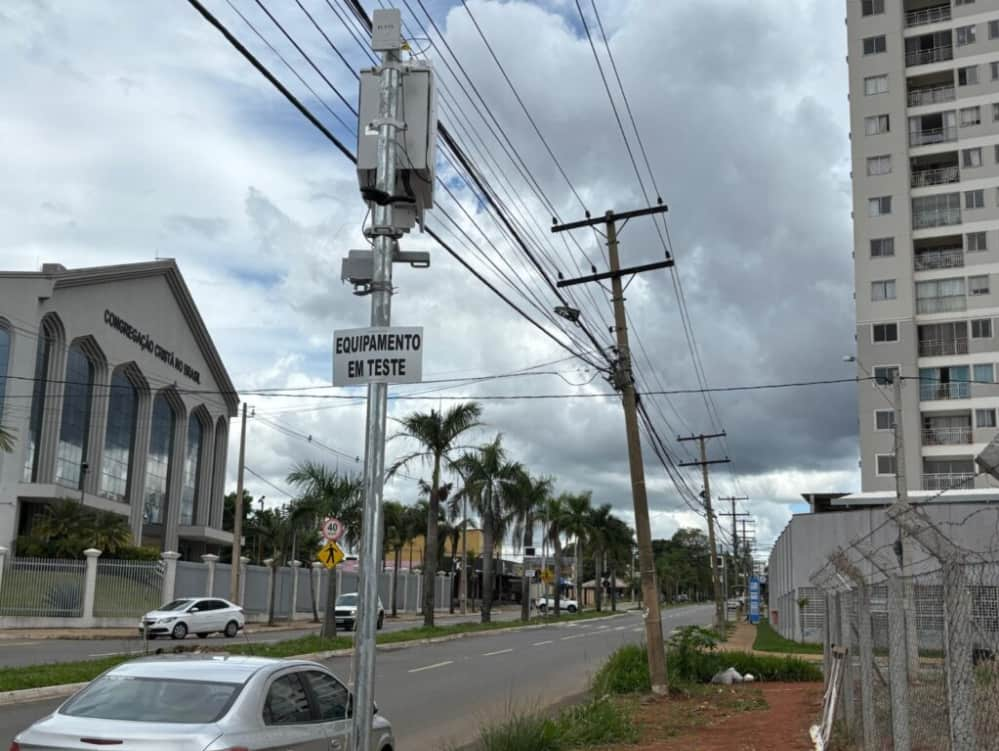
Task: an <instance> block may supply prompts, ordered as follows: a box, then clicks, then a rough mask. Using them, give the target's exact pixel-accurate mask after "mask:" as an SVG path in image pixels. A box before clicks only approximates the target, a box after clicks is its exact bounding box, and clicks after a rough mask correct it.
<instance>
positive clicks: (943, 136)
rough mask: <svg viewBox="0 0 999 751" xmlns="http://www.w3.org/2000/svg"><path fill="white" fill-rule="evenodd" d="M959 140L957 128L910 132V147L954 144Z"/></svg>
mask: <svg viewBox="0 0 999 751" xmlns="http://www.w3.org/2000/svg"><path fill="white" fill-rule="evenodd" d="M956 140H957V127H956V126H953V125H951V126H949V127H943V128H927V129H926V130H911V131H909V145H910V146H932V145H933V144H935V143H952V142H954V141H956Z"/></svg>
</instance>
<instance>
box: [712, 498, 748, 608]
mask: <svg viewBox="0 0 999 751" xmlns="http://www.w3.org/2000/svg"><path fill="white" fill-rule="evenodd" d="M718 500H719V501H729V502H731V504H732V510H731V511H719V512H718V516H729V517H731V518H732V559H733V562H734V563H735V565H738V564H739V560H740V559H739V532H738V529H737V528H736V524H737V520H738V519H739V517H745V516H750V514H747V513H746V512H744V511H741V512H736V510H735V504H736V502H737V501H748V500H749V496H746V495H739V496H735V495H730V496H725V497H722V496H719V497H718ZM743 521H745V520H743ZM743 543H745V524H743ZM746 582H747V586H748V582H749V580H748V579H747V580H746ZM735 588H736V589H738V588H739V582H738V580H737V581H736V583H735ZM728 596H729V589H728V587H725V597H728Z"/></svg>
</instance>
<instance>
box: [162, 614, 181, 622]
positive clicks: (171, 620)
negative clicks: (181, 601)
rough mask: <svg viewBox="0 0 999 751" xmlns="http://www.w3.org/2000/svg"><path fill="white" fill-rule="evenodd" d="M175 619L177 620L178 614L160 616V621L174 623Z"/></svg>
mask: <svg viewBox="0 0 999 751" xmlns="http://www.w3.org/2000/svg"><path fill="white" fill-rule="evenodd" d="M175 620H177V616H175V615H172V616H170V617H169V618H160V620H159V623H172V622H173V621H175Z"/></svg>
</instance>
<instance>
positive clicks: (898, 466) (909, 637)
mask: <svg viewBox="0 0 999 751" xmlns="http://www.w3.org/2000/svg"><path fill="white" fill-rule="evenodd" d="M892 406H893V407H894V409H895V495H896V497H897V503H899V504H900V505H907V504H908V503H909V485H908V477H907V476H906V471H905V434H904V431H903V429H902V374H901V372H899V373H898V374H896V376H895V378H894V379H893V380H892ZM898 534H899V538H900V540H901V543H902V560H901V561H899V565H900V566H901V567H902V602H903V604H904V609H905V648H906V656H907V658H908V663H907V664H908V671H909V683H915V682H916V680H917V679H918V678H919V637H918V634H917V633H916V598H915V587H914V585H913V580H912V545H911V544H909V541H908V539H906V534H905V532H904V530H902V528H901V527H899V532H898Z"/></svg>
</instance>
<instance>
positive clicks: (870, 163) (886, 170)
mask: <svg viewBox="0 0 999 751" xmlns="http://www.w3.org/2000/svg"><path fill="white" fill-rule="evenodd" d="M890 173H891V157H890V156H889V155H887V154H885V155H883V156H872V157H868V158H867V174H868V176H869V177H873V176H874V175H887V174H890Z"/></svg>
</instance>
